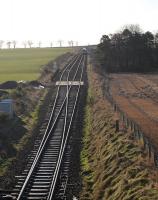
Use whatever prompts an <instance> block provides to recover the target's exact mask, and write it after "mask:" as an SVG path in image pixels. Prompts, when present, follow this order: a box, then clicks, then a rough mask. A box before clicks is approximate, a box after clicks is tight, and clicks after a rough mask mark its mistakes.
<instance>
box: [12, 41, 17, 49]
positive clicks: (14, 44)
mask: <svg viewBox="0 0 158 200" xmlns="http://www.w3.org/2000/svg"><path fill="white" fill-rule="evenodd" d="M12 43H13V47H14V49H15V48H16V45H17V41H15V40H13V41H12Z"/></svg>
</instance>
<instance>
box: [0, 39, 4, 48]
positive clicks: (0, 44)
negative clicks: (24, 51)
mask: <svg viewBox="0 0 158 200" xmlns="http://www.w3.org/2000/svg"><path fill="white" fill-rule="evenodd" d="M3 43H4V41H3V40H0V49H2V46H3Z"/></svg>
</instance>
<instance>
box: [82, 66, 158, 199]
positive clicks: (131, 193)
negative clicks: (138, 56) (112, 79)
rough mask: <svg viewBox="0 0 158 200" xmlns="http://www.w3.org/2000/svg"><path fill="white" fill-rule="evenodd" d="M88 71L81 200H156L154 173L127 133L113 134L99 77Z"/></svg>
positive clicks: (110, 114) (113, 130)
mask: <svg viewBox="0 0 158 200" xmlns="http://www.w3.org/2000/svg"><path fill="white" fill-rule="evenodd" d="M90 69H91V68H90V65H89V68H88V79H89V91H88V96H87V105H86V110H85V119H84V120H85V123H84V137H83V149H82V152H81V165H82V172H81V176H82V184H83V185H82V191H81V194H80V200H102V199H103V200H138V199H139V200H149V199H150V200H156V199H158V187H157V180H156V177H157V172H156V170H155V169H154V167H152V165H149V162H147V160H148V158H147V157H146V155H145V153H143V152H142V151H141V148H140V147H139V146H138V145H137V144H136V143H135V142H134V140H133V139H132V136H131V132H130V131H129V130H127V132H126V133H123V132H121V131H120V132H118V133H115V126H114V112H113V109H112V108H111V105H110V104H109V103H108V101H106V100H105V99H104V97H103V94H102V89H101V78H100V76H99V75H98V74H97V73H96V72H94V70H90Z"/></svg>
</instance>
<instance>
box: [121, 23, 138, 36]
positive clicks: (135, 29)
mask: <svg viewBox="0 0 158 200" xmlns="http://www.w3.org/2000/svg"><path fill="white" fill-rule="evenodd" d="M124 29H128V30H129V31H130V32H131V33H133V34H134V33H142V29H141V28H140V26H139V24H127V25H125V26H124V27H123V29H122V30H124Z"/></svg>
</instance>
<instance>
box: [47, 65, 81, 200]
mask: <svg viewBox="0 0 158 200" xmlns="http://www.w3.org/2000/svg"><path fill="white" fill-rule="evenodd" d="M83 68H84V62H83V65H82V70H81V76H80V80H79V82H80V84H79V85H78V89H77V94H76V98H75V103H74V106H73V110H72V114H71V119H70V123H69V125H68V130H67V132H66V136H65V138H64V139H65V140H64V139H63V140H62V144H61V149H60V153H59V157H58V161H57V165H56V168H55V172H54V176H53V179H52V183H51V187H50V192H49V195H48V198H47V200H52V198H53V195H54V190H55V185H56V181H57V178H58V174H59V170H60V166H61V162H62V158H63V154H64V151H65V147H66V144H67V140H68V137H69V132H70V128H71V124H72V120H73V116H74V112H75V109H76V105H77V101H78V96H79V92H80V87H81V81H82V77H83ZM67 99H68V98H67Z"/></svg>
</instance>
